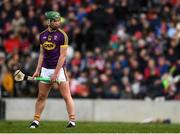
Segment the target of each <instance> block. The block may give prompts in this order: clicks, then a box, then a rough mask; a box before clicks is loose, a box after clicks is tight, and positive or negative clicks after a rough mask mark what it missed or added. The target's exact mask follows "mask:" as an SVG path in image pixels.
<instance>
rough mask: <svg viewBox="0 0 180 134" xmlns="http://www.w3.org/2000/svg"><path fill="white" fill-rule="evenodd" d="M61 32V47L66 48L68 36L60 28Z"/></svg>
mask: <svg viewBox="0 0 180 134" xmlns="http://www.w3.org/2000/svg"><path fill="white" fill-rule="evenodd" d="M61 32H62V34H63V39H64V40H63V43H62V45H61V48H66V47H68V36H67V34H66V33H65V32H64V31H62V30H61Z"/></svg>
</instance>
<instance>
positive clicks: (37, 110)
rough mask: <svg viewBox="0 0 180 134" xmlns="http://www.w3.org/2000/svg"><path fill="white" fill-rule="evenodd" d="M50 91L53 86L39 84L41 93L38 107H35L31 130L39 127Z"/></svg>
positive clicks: (37, 101) (37, 103)
mask: <svg viewBox="0 0 180 134" xmlns="http://www.w3.org/2000/svg"><path fill="white" fill-rule="evenodd" d="M50 89H51V84H45V83H42V82H39V92H38V97H37V100H36V105H35V115H34V121H33V122H32V123H31V125H30V128H36V127H38V125H39V121H40V117H41V114H42V111H43V109H44V107H45V103H46V99H47V97H48V94H49V91H50Z"/></svg>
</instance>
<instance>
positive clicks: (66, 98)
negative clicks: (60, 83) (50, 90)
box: [63, 95, 72, 101]
mask: <svg viewBox="0 0 180 134" xmlns="http://www.w3.org/2000/svg"><path fill="white" fill-rule="evenodd" d="M63 98H64V100H65V101H68V100H70V99H72V98H71V96H69V95H64V96H63Z"/></svg>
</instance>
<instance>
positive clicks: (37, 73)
mask: <svg viewBox="0 0 180 134" xmlns="http://www.w3.org/2000/svg"><path fill="white" fill-rule="evenodd" d="M39 75H40V71H36V72H34V74H33V76H32V77H33V79H34V77H38V76H39Z"/></svg>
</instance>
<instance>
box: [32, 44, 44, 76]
mask: <svg viewBox="0 0 180 134" xmlns="http://www.w3.org/2000/svg"><path fill="white" fill-rule="evenodd" d="M42 62H43V48H42V45H40V53H39V59H38V65H37V67H36V71H35V73H34V74H33V78H34V77H37V76H39V74H40V71H41V66H42Z"/></svg>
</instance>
